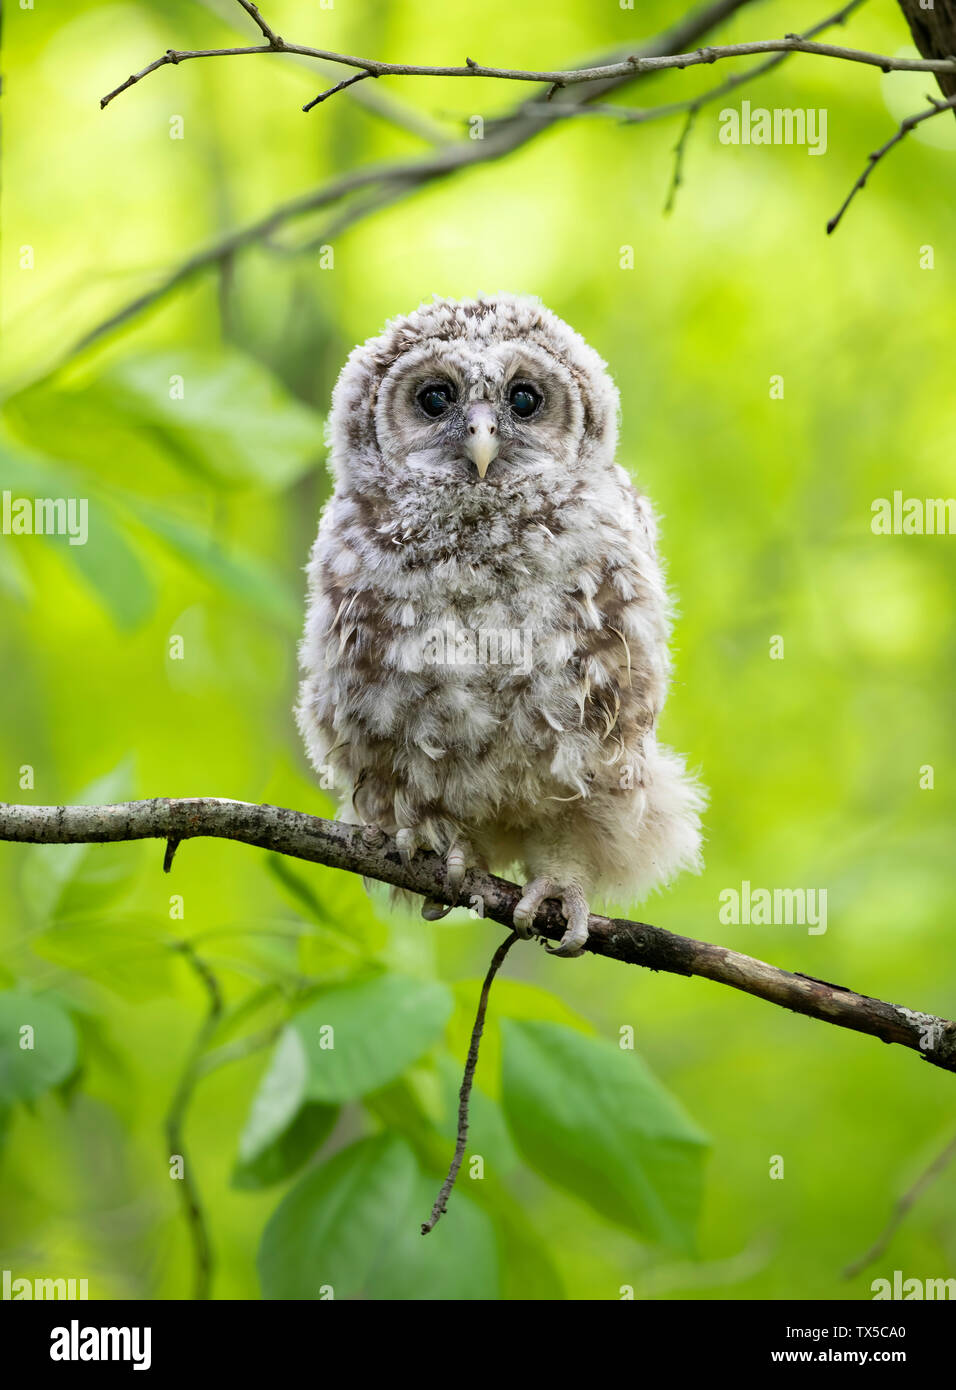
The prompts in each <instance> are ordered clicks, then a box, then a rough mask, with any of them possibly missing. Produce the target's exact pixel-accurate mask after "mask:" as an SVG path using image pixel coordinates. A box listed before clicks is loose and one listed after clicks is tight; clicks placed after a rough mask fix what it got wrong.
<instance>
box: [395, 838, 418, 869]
mask: <svg viewBox="0 0 956 1390" xmlns="http://www.w3.org/2000/svg"><path fill="white" fill-rule="evenodd" d="M395 843H396V844H397V845H398V852H399V854H400V855H401V856H402V863H403V864H406V865H407V864H410V863H411V862H412V860H413V859H414V858H415V855H416V854H417V853H418V851H419V850H420V849H421V841H420V840H419V838H418V836H417V835H416V834H415V832H414V830H399V831H398V832H397V833H396V835H395Z"/></svg>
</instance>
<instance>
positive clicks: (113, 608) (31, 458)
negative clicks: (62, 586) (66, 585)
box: [0, 432, 155, 631]
mask: <svg viewBox="0 0 956 1390" xmlns="http://www.w3.org/2000/svg"><path fill="white" fill-rule="evenodd" d="M0 477H2V479H3V486H4V487H5V488H8V489H9V490H10V491H12V492H13V493H14V494H22V495H25V496H28V497H31V498H35V497H64V498H70V497H76V498H80V499H84V500H85V501H86V502H87V506H88V535H87V538H86V541H85V544H83V545H71V544H70V540H69V538H68V537H66V536H44V537H43V538H42V541H41V544H43V545H48V546H52V547H54V548H55V549H56V551H57V553H58V555H59V556H60V558H61V559H62V560H63V561H65V562H66V563H68V564H70V565H72V566H73V568H74V569H75V570H77V572H78V573H79V574H80V576H81V577H82V579H83V580H84V582H85V583H86V584H87V585H88V586H89V587H90V588H91V589H92V590H93V591H94V593H95V594H96V595H97V597H98V598H99V599H100V600H101V602H102V603H103V605H104V607H105V608H106V609H107V611H108V612H109V614H110V616H111V617H112V619H113V621H114V622H115V623H116V625H117V627H119V628H121V629H122V630H123V631H130V630H132V629H133V628H135V627H138V626H139V625H140V624H141V623H142V622H144V621H145V619H146V618H148V617H149V616H150V614H151V613H152V611H153V604H154V598H155V590H154V588H153V584H152V581H151V580H150V577H149V575H148V574H147V572H146V570H145V569H144V568H143V565H142V564H141V562H140V559H139V556H138V555H137V553H136V551H135V550H134V549H133V548H132V546H131V545H130V543H129V541H128V540H127V539H126V537H125V536H124V534H123V531H122V529H121V524H120V522H119V521H118V518H117V515H116V513H115V511H114V509H113V508H112V507H111V506H110V505H109V504H108V503H107V502H105V501H104V500H103V498H102V497H101V496H95V497H91V496H90V490H91V489H90V484H91V481H92V480H91V479H90V478H89V477H88V476H86V475H84V474H83V473H82V472H80V471H79V470H78V469H76V468H72V467H70V466H69V465H66V464H61V463H59V462H57V461H54V460H52V459H48V458H44V457H42V456H41V455H39V454H34V453H33V452H31V451H30V450H28V449H25V448H24V447H23V446H21V445H19V444H17V443H15V442H13V441H11V440H10V439H9V437H8V436H7V435H6V433H5V432H4V433H3V434H2V435H0Z"/></svg>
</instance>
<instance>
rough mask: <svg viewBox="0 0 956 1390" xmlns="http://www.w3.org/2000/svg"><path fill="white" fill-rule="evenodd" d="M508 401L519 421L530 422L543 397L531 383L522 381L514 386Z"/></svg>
mask: <svg viewBox="0 0 956 1390" xmlns="http://www.w3.org/2000/svg"><path fill="white" fill-rule="evenodd" d="M508 400H509V402H510V404H511V409H512V412H513V414H515V415H517V417H518V419H519V420H530V419H531V417H532V415H534V414H535V412H536V411H537V409H538V407H539V406H540V404H541V400H542V396H541V392H540V391H538V390H537V389H536V388H535V387H534V386H532V385H531V383H530V382H527V381H521V382H518V383H517V384H516V385H514V386H512V388H511V392H510V395H509V397H508Z"/></svg>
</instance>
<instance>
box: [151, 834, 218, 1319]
mask: <svg viewBox="0 0 956 1390" xmlns="http://www.w3.org/2000/svg"><path fill="white" fill-rule="evenodd" d="M173 839H175V837H172V836H171V837H170V841H172V840H173ZM175 949H176V950H178V951H179V952H181V954H182V956H183V958H184V959H185V960H186V961H187V962H188V963H189V965H190V966H191V967H192V969H193V971H194V972H195V974H196V976H197V978H198V979H199V980H200V982H201V983H202V985H203V987H204V989H205V990H206V993H207V994H208V996H209V1008H208V1010H207V1012H206V1016H205V1018H204V1019H203V1022H202V1024H201V1025H200V1028H199V1032H198V1033H197V1034H196V1038H195V1041H194V1042H193V1045H192V1047H191V1048H190V1050H189V1053H188V1054H187V1057H186V1063H185V1066H184V1067H183V1070H182V1073H181V1074H180V1078H179V1082H178V1084H177V1086H176V1091H175V1094H174V1096H173V1099H172V1101H171V1103H170V1106H169V1110H168V1111H167V1113H166V1124H165V1129H166V1144H167V1147H168V1150H169V1153H168V1157H170V1158H171V1157H172V1156H173V1154H176V1155H178V1156H179V1157H180V1158H181V1159H182V1165H183V1175H182V1178H181V1179H177V1182H178V1184H179V1192H180V1200H181V1205H182V1208H183V1214H184V1215H185V1218H186V1224H187V1226H188V1228H189V1235H190V1240H191V1241H192V1247H193V1264H194V1275H193V1280H194V1283H193V1297H194V1298H195V1299H207V1298H208V1297H209V1293H210V1287H211V1284H212V1271H213V1255H212V1243H211V1241H210V1239H209V1230H208V1227H207V1225H206V1216H205V1212H204V1211H203V1207H202V1202H201V1200H200V1196H199V1186H198V1184H197V1183H196V1180H195V1178H194V1177H193V1171H192V1163H191V1160H190V1159H189V1158H188V1157H187V1155H186V1148H185V1145H184V1143H183V1126H184V1124H185V1120H186V1111H187V1110H188V1108H189V1103H190V1101H191V1100H192V1097H193V1092H194V1090H195V1087H196V1082H197V1081H198V1080H199V1078H200V1076H201V1075H202V1073H203V1058H204V1055H205V1053H206V1049H207V1047H208V1045H209V1042H210V1039H211V1038H212V1036H213V1034H214V1033H215V1031H216V1029H217V1027H218V1026H219V1020H220V1017H221V1016H222V1010H223V999H222V991H221V989H220V988H219V982H218V980H217V979H216V977H215V975H214V974H213V973H212V971H211V970H210V969H209V967H208V965H207V964H206V962H205V961H204V960H203V959H202V958H201V957H200V956H198V955H197V954H196V952H195V950H194V949H193V947H192V944H191V943H190V942H188V941H178V942H176V943H175Z"/></svg>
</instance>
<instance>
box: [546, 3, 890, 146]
mask: <svg viewBox="0 0 956 1390" xmlns="http://www.w3.org/2000/svg"><path fill="white" fill-rule="evenodd" d="M865 4H866V0H849V4H846V5H844V6H843V8H842V9H841V10H837V11H836V13H835V14H832V15H829V16H828V17H827V18H826V19H821V20H820V22H819V23H818V24H814V25H812V26H811V28H809V29H807V30H805V31H804V33H803V34H801V35H800V37H801V38H804V39H810V38H813V37H815V36H816V35H817V34H822V33H823V32H824V31H825V30H826V29H832V28H834V27H835V26H836V25H837V24H845V23H846V21H847V20H848V19H849V17H850V15H851V14H852V13H853V11H854V10H858V9H859V8H860V6H861V5H865ZM791 56H792V54H791V53H790V52H787V53H777V54H775V55H774V56H773V57H772V58H768V59H766V60H765V61H764V62H762V63H755V64H754V65H753V67H749V68H745V69H744V70H743V72H735V73H732V74H731V75H730V77H727V78H725V79H724V81H723V82H718V83H717V85H716V86H715V87H708V89H707V91H705V92H701V94H700V95H699V96H696V97H685V98H684V99H683V100H681V101H669V102H663V103H662V104H661V105H659V106H643V107H628V106H615V105H612V104H609V103H607V102H591V103H589V104H588V105H587V106H581V105H580V104H578V105H575V106H568V107H565V106H563V105H556V106H553V107H552V110H553V111H557V112H558V113H559V114H560V115H564V116H569V117H580V116H613V117H614V118H615V119H617V120H619V121H620V122H621V124H622V125H644V124H646V122H648V121H658V120H661V119H662V118H664V117H667V116H679V115H680V114H681V113H682V112H685V111H686V112H691V111H700V110H701V108H702V107H704V106H709V105H710V104H711V102H714V101H719V100H720V98H721V97H724V96H727V95H728V94H729V93H730V92H734V91H736V90H737V88H738V87H745V86H748V85H749V84H750V83H751V82H755V81H756V80H757V79H758V78H759V77H763V76H765V75H766V74H767V73H768V72H773V70H774V69H775V68H778V67H780V65H781V63H785V62H786V61H787V59H788V58H790V57H791Z"/></svg>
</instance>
